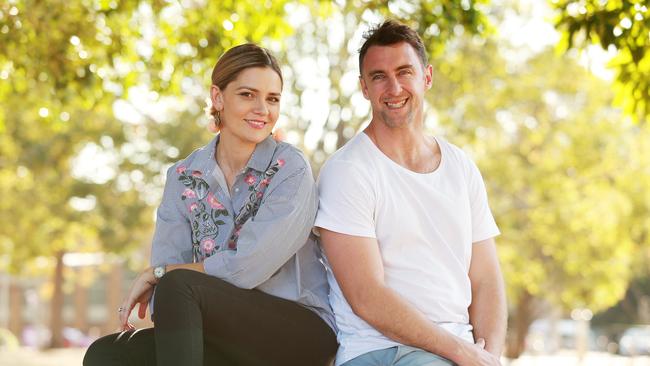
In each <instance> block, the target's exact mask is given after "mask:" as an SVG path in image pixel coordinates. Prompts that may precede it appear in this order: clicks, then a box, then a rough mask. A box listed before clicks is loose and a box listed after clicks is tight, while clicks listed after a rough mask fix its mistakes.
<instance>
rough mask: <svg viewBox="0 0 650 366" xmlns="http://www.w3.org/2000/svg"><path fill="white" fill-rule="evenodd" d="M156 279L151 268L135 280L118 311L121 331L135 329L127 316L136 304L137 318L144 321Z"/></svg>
mask: <svg viewBox="0 0 650 366" xmlns="http://www.w3.org/2000/svg"><path fill="white" fill-rule="evenodd" d="M156 282H157V281H156V278H155V277H154V276H153V270H152V268H151V267H150V268H147V269H145V270H144V271H142V273H140V275H139V276H138V278H136V279H135V281H134V282H133V285H132V286H131V290H130V291H129V294H128V295H127V297H126V298H125V299H124V300H123V301H122V305H121V306H120V309H119V317H120V326H121V329H122V331H127V330H133V329H135V327H134V326H133V325H132V324H131V323H129V315H131V311H132V310H133V308H134V307H135V305H136V304H140V308H139V309H138V317H139V318H140V319H144V317H145V315H146V314H147V306H148V305H149V301H150V300H151V296H152V295H153V288H154V286H155V285H156Z"/></svg>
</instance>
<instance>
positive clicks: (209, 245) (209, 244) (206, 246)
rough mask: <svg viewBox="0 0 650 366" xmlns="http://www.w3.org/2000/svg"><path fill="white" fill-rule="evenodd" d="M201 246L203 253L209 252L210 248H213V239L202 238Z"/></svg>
mask: <svg viewBox="0 0 650 366" xmlns="http://www.w3.org/2000/svg"><path fill="white" fill-rule="evenodd" d="M201 246H202V247H203V252H204V253H210V252H212V249H214V240H212V239H203V241H202V242H201Z"/></svg>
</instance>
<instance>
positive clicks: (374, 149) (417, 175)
mask: <svg viewBox="0 0 650 366" xmlns="http://www.w3.org/2000/svg"><path fill="white" fill-rule="evenodd" d="M360 134H361V135H363V137H362V140H364V141H366V143H368V144H369V145H370V146H372V149H373V151H374V152H375V154H377V155H379V156H380V158H381V159H382V160H385V161H387V162H388V164H391V165H394V166H396V167H397V168H398V169H401V170H402V171H404V172H406V173H408V174H411V175H413V176H416V177H432V176H434V175H437V174H439V173H438V172H439V171H440V170H441V169H442V168H443V164H444V162H445V160H446V159H445V155H446V154H445V153H444V152H443V147H442V144H441V143H440V142H441V140H440V139H439V138H437V137H436V136H433V138H434V140H436V143H437V144H438V147H439V148H440V163H439V164H438V167H437V168H436V169H435V170H433V171H431V172H428V173H418V172H414V171H412V170H411V169H408V168H406V167H404V166H402V165H400V164H398V163H397V162H395V161H394V160H393V159H391V158H389V157H388V156H387V155H386V154H384V152H383V151H381V149H379V147H378V146H377V145H375V143H374V142H373V141H372V139H370V136H368V135H367V134H366V133H365V132H363V131H362V132H361V133H360Z"/></svg>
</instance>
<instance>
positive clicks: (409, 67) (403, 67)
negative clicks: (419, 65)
mask: <svg viewBox="0 0 650 366" xmlns="http://www.w3.org/2000/svg"><path fill="white" fill-rule="evenodd" d="M413 68H414V67H413V65H411V64H406V65H402V66H399V67H398V68H397V69H396V70H397V71H400V70H404V69H413Z"/></svg>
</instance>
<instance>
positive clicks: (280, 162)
mask: <svg viewBox="0 0 650 366" xmlns="http://www.w3.org/2000/svg"><path fill="white" fill-rule="evenodd" d="M278 165H279V166H280V167H283V166H284V159H278Z"/></svg>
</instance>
